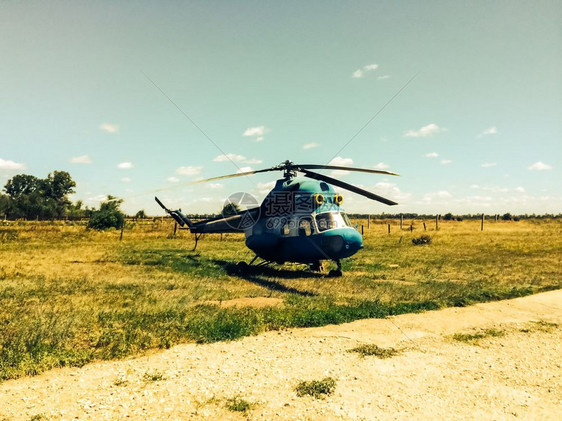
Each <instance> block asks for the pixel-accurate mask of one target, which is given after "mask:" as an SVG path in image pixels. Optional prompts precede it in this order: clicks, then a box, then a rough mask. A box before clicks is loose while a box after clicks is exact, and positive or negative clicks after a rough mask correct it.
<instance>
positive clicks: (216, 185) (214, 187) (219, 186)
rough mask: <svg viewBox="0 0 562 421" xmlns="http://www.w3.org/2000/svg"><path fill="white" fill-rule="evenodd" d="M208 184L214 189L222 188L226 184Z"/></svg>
mask: <svg viewBox="0 0 562 421" xmlns="http://www.w3.org/2000/svg"><path fill="white" fill-rule="evenodd" d="M208 186H209V188H210V189H213V190H218V189H222V188H223V187H224V185H223V184H220V183H209V184H208Z"/></svg>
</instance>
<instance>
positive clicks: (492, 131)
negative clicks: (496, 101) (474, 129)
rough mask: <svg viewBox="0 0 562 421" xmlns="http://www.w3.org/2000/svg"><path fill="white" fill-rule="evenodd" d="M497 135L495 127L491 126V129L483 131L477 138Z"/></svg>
mask: <svg viewBox="0 0 562 421" xmlns="http://www.w3.org/2000/svg"><path fill="white" fill-rule="evenodd" d="M497 133H498V128H497V127H496V126H492V127H488V128H487V129H485V130H484V131H483V132H482V133H480V134H479V135H478V137H482V136H487V135H491V134H497Z"/></svg>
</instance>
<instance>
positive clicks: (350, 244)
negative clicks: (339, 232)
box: [344, 229, 363, 255]
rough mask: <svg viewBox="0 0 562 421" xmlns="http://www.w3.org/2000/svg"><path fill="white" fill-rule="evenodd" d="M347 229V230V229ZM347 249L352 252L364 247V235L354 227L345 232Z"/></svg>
mask: <svg viewBox="0 0 562 421" xmlns="http://www.w3.org/2000/svg"><path fill="white" fill-rule="evenodd" d="M346 231H347V230H346ZM344 239H345V249H346V250H347V251H348V252H349V253H350V255H351V254H354V253H355V252H357V251H358V250H360V249H362V248H363V237H361V234H359V232H357V231H356V230H354V229H350V230H349V231H347V232H346V233H345V236H344Z"/></svg>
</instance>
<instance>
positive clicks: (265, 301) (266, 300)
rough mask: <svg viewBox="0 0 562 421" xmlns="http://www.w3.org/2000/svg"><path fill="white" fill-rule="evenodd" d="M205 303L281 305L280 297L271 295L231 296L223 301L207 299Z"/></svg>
mask: <svg viewBox="0 0 562 421" xmlns="http://www.w3.org/2000/svg"><path fill="white" fill-rule="evenodd" d="M205 304H210V305H217V306H219V307H255V308H261V307H279V306H282V305H283V300H282V299H281V298H272V297H244V298H233V299H232V300H224V301H217V300H215V301H207V302H206V303H205Z"/></svg>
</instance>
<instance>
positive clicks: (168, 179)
mask: <svg viewBox="0 0 562 421" xmlns="http://www.w3.org/2000/svg"><path fill="white" fill-rule="evenodd" d="M166 180H167V181H169V182H170V183H179V181H180V179H179V178H177V177H168V178H167V179H166Z"/></svg>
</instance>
